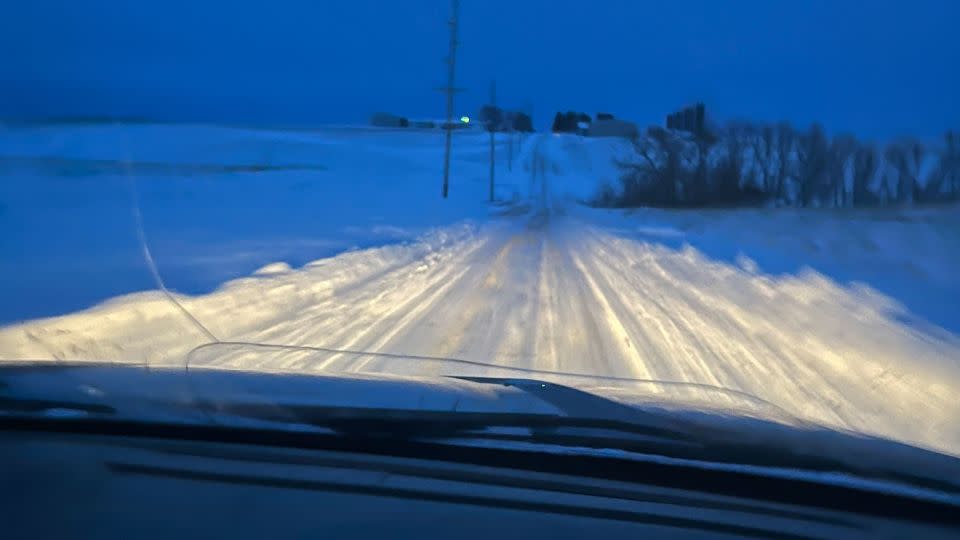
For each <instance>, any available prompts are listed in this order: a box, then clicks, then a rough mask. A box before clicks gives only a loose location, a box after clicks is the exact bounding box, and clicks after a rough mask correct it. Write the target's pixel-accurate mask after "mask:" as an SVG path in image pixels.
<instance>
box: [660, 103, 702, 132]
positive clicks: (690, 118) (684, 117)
mask: <svg viewBox="0 0 960 540" xmlns="http://www.w3.org/2000/svg"><path fill="white" fill-rule="evenodd" d="M705 128H706V108H705V107H704V105H703V103H697V104H696V105H693V106H691V107H685V108H683V109H681V110H679V111H677V112H675V113H671V114H668V115H667V129H675V130H677V131H687V132H690V133H693V134H695V135H700V134H702V133H704V130H705Z"/></svg>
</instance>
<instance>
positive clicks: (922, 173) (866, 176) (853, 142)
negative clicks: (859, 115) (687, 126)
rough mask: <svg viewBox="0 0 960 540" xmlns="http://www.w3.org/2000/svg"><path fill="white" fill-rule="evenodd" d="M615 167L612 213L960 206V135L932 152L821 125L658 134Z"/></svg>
mask: <svg viewBox="0 0 960 540" xmlns="http://www.w3.org/2000/svg"><path fill="white" fill-rule="evenodd" d="M632 150H633V152H632V153H633V155H632V157H631V158H629V159H625V160H619V161H618V162H617V164H618V166H619V167H620V169H621V172H622V174H621V179H620V180H621V183H622V186H621V189H620V190H615V189H613V188H612V187H608V188H607V189H605V190H604V191H603V192H602V193H601V194H600V196H599V198H598V201H597V202H598V203H599V204H601V205H607V206H641V205H653V206H688V207H700V206H736V205H779V206H802V207H824V206H827V207H853V206H857V207H860V206H879V205H889V204H922V203H931V202H942V201H949V200H958V199H960V134H958V133H955V132H950V133H947V134H946V136H945V137H944V139H943V140H942V142H940V143H938V144H936V145H935V146H934V145H931V146H930V147H928V146H927V145H925V144H923V143H921V142H920V141H918V140H915V139H908V138H904V139H899V140H896V141H893V142H890V143H888V144H886V145H883V146H879V145H876V144H873V143H869V142H864V141H860V140H858V139H856V138H855V137H853V136H852V135H837V136H834V137H829V136H827V134H826V133H825V132H824V130H823V128H821V127H820V126H819V125H813V126H811V127H810V128H808V129H806V130H804V131H800V130H797V129H795V128H794V127H792V126H790V125H789V124H786V123H780V124H770V125H757V124H751V123H743V122H740V123H731V124H729V125H727V126H726V127H724V128H722V129H719V130H714V131H713V132H711V133H706V134H703V135H700V136H692V135H690V134H688V133H681V132H677V131H672V130H666V129H663V128H659V127H651V128H649V129H648V130H647V131H646V132H645V133H643V134H641V135H640V136H638V137H636V138H634V139H633V140H632Z"/></svg>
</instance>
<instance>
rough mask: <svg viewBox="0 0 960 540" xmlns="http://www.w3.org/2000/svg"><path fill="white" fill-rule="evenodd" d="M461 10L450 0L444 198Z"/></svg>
mask: <svg viewBox="0 0 960 540" xmlns="http://www.w3.org/2000/svg"><path fill="white" fill-rule="evenodd" d="M459 12H460V0H451V1H450V22H449V25H450V52H449V53H447V86H446V88H444V89H443V90H444V91H445V92H446V93H447V123H446V125H445V126H444V127H445V128H446V130H447V141H446V149H445V150H444V154H443V190H442V193H443V198H444V199H446V198H447V193H448V192H449V191H450V145H451V142H452V139H453V129H454V128H453V94H454V93H456V91H457V89H456V88H455V87H454V86H453V81H454V68H455V67H456V62H457V16H458V15H459Z"/></svg>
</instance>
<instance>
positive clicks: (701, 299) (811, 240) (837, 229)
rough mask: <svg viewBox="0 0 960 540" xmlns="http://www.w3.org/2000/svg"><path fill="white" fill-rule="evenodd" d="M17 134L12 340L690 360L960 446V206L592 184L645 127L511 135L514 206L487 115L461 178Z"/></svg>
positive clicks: (271, 147) (108, 131) (6, 173)
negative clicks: (603, 136)
mask: <svg viewBox="0 0 960 540" xmlns="http://www.w3.org/2000/svg"><path fill="white" fill-rule="evenodd" d="M2 136H3V137H2V141H3V142H2V145H0V173H2V175H3V178H4V180H3V183H2V186H0V226H2V228H3V230H4V231H5V233H4V235H3V237H2V239H0V242H2V244H0V256H2V259H0V295H2V297H3V298H4V299H5V301H4V303H3V306H2V308H0V321H3V323H4V324H5V326H4V327H2V328H0V357H2V358H4V359H36V360H42V359H79V360H108V361H119V362H146V363H150V364H156V365H185V364H186V363H187V362H189V363H190V365H191V366H218V367H224V368H234V369H258V370H269V371H275V370H296V371H372V372H387V373H397V374H441V373H442V374H462V373H466V372H469V373H470V374H474V373H476V374H482V373H488V372H496V373H497V374H499V373H500V372H499V371H497V370H491V369H488V368H483V367H482V366H468V365H466V364H463V363H454V362H443V361H437V360H432V358H440V357H442V358H453V359H458V360H463V361H473V362H485V363H492V364H496V365H499V366H505V367H509V368H511V369H512V370H513V373H535V374H536V373H540V372H539V371H538V370H548V371H565V372H577V373H590V374H596V375H602V376H618V377H632V378H640V379H656V380H665V381H687V382H695V383H702V384H709V385H715V386H722V387H726V388H730V389H734V390H739V391H744V392H748V393H750V394H753V395H756V396H758V397H760V398H762V399H764V400H767V401H769V402H771V403H774V404H775V405H777V406H779V407H782V408H783V409H785V410H786V411H788V412H789V413H791V414H794V415H796V416H798V417H801V418H804V419H810V420H813V421H816V422H819V423H823V424H826V425H830V426H834V427H841V428H849V429H853V430H857V431H863V432H867V433H873V434H879V435H883V436H886V437H891V438H894V439H897V440H902V441H907V442H912V443H915V444H919V445H922V446H926V447H931V448H935V449H939V450H942V451H947V452H950V453H953V454H958V455H960V426H958V425H957V422H956V419H957V418H960V400H957V399H956V396H957V395H958V393H960V337H958V335H960V308H958V307H957V306H958V303H960V280H957V279H956V275H957V274H956V269H957V268H958V264H960V232H958V231H960V209H958V208H956V207H946V208H934V209H918V210H874V211H866V210H863V211H861V210H854V211H837V210H829V211H827V210H820V211H798V210H740V211H720V210H711V211H704V212H694V211H662V210H650V209H643V210H635V211H612V210H596V209H590V208H586V207H584V206H581V205H578V204H576V202H575V201H576V200H577V199H578V198H583V197H587V196H589V195H590V194H591V193H592V192H593V190H594V189H595V188H596V186H598V185H599V184H600V183H601V182H610V181H613V180H615V177H616V170H615V168H614V167H613V166H612V163H611V159H610V157H611V156H612V155H613V154H615V153H616V152H617V145H616V144H615V143H612V142H610V141H607V140H583V139H579V138H576V137H566V136H553V135H532V136H529V137H528V138H527V139H526V140H524V141H522V142H520V143H519V144H518V145H517V147H516V148H515V149H514V151H513V153H512V161H511V163H510V167H509V168H510V170H509V171H508V170H507V168H508V165H507V161H506V160H507V157H508V156H510V155H511V153H510V152H509V151H508V150H507V148H506V142H505V141H501V143H500V147H499V148H498V153H497V156H498V178H499V181H498V187H497V194H498V197H499V198H500V199H502V200H503V201H505V202H503V203H501V204H497V205H488V204H487V203H486V202H485V198H486V193H487V191H486V190H487V184H486V182H487V169H486V159H487V154H486V146H485V144H486V136H485V135H484V134H482V133H474V134H471V133H461V134H458V135H457V137H456V139H455V143H454V148H455V153H454V161H453V167H452V170H453V173H452V174H453V176H452V182H451V199H450V200H447V201H444V200H442V199H440V197H439V188H440V171H441V156H442V142H443V141H442V136H441V135H439V134H438V133H431V132H402V131H376V130H369V129H358V128H327V129H323V130H316V131H296V132H293V131H291V132H281V131H268V130H252V129H247V130H243V129H232V128H223V127H206V126H192V127H191V126H151V125H140V126H71V127H53V126H51V127H43V128H29V129H27V128H16V129H14V128H8V129H6V130H5V131H4V132H3V133H2ZM138 211H139V216H140V219H139V220H138V219H137V213H138ZM140 224H142V229H141V228H140ZM141 233H142V234H141ZM142 240H145V241H146V242H145V245H146V246H147V247H148V248H149V253H150V255H151V256H152V259H153V260H154V261H155V263H156V267H157V269H158V273H159V275H160V276H161V277H162V278H163V280H164V281H165V283H166V285H167V287H169V288H170V289H171V290H172V291H173V295H174V297H175V298H176V299H177V300H178V302H179V303H180V305H181V306H182V307H183V308H185V309H181V308H180V306H178V305H177V304H176V303H174V302H173V301H171V300H170V298H168V297H167V296H165V295H164V294H163V293H162V292H160V291H158V290H157V284H156V282H155V280H154V277H153V276H152V274H151V269H150V265H149V264H148V261H147V259H146V258H145V256H144V242H142ZM41 317H42V318H41ZM263 344H266V345H274V346H263ZM280 346H288V347H289V346H294V347H299V348H284V347H280ZM331 349H341V350H351V351H370V352H376V353H385V354H387V355H415V356H417V357H418V358H396V357H392V356H382V355H381V356H370V355H361V354H353V353H342V352H336V351H332V350H331ZM524 370H526V371H524ZM530 376H537V377H540V376H542V373H540V374H538V375H530Z"/></svg>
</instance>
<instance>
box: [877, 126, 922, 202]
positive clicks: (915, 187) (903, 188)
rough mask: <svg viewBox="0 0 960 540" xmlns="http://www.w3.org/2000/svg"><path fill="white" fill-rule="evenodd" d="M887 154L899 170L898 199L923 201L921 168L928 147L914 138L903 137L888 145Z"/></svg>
mask: <svg viewBox="0 0 960 540" xmlns="http://www.w3.org/2000/svg"><path fill="white" fill-rule="evenodd" d="M885 156H886V158H887V161H888V162H889V163H890V166H891V167H893V169H894V170H895V171H896V172H897V180H898V181H897V190H896V194H897V201H898V202H901V203H906V202H921V201H920V199H921V198H922V196H921V191H920V190H921V186H922V182H921V178H920V169H921V167H922V166H923V159H924V157H925V156H926V148H924V146H923V145H922V144H920V142H918V141H916V140H914V139H903V140H900V141H897V142H894V143H891V144H890V145H889V146H887V150H886V152H885Z"/></svg>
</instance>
